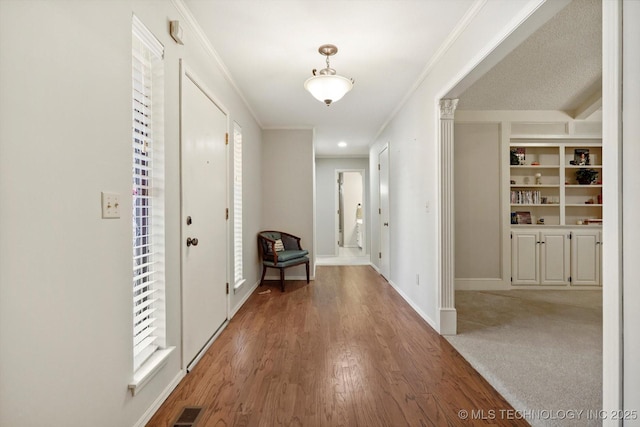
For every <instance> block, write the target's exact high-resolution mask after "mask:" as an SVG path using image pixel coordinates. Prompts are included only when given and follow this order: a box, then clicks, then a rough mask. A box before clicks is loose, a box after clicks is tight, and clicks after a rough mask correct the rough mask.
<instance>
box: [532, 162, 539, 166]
mask: <svg viewBox="0 0 640 427" xmlns="http://www.w3.org/2000/svg"><path fill="white" fill-rule="evenodd" d="M531 166H540V162H531Z"/></svg>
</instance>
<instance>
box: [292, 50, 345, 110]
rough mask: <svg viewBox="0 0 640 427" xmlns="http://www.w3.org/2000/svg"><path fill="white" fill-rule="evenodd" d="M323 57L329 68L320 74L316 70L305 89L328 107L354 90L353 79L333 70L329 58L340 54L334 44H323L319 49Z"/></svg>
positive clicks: (305, 83) (305, 84) (306, 83)
mask: <svg viewBox="0 0 640 427" xmlns="http://www.w3.org/2000/svg"><path fill="white" fill-rule="evenodd" d="M318 52H320V54H321V55H324V56H326V57H327V68H323V69H322V70H320V71H319V72H318V71H317V70H316V69H314V70H313V77H310V78H308V79H307V81H306V82H304V88H305V89H306V90H308V91H309V92H310V93H311V95H313V97H314V98H315V99H317V100H318V101H320V102H324V103H325V104H326V105H327V107H328V106H329V105H331V104H332V103H333V102H336V101H338V100H340V99H341V98H342V97H343V96H344V95H345V94H346V93H347V92H349V91H350V90H351V89H352V88H353V83H354V82H353V79H351V78H346V77H342V76H339V75H337V74H336V70H334V69H333V68H331V66H330V64H329V57H330V56H333V55H335V54H336V53H337V52H338V48H337V47H335V46H334V45H332V44H323V45H322V46H320V48H318Z"/></svg>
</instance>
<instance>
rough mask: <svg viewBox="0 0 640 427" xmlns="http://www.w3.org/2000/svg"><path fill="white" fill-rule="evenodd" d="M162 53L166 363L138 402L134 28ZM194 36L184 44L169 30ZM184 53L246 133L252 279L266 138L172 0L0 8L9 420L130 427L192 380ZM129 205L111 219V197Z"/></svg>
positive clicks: (0, 289) (0, 322)
mask: <svg viewBox="0 0 640 427" xmlns="http://www.w3.org/2000/svg"><path fill="white" fill-rule="evenodd" d="M132 13H135V14H136V15H137V16H138V17H139V18H140V19H141V20H142V21H143V22H144V23H145V24H146V25H147V26H148V27H149V28H150V30H151V31H152V32H153V33H154V34H155V35H156V36H157V37H158V39H159V40H160V41H161V42H162V43H163V44H164V45H165V52H166V53H165V80H166V84H165V120H166V123H165V154H166V197H165V202H166V224H167V229H166V236H167V237H166V238H167V241H166V243H167V253H166V262H167V265H166V274H167V293H166V305H167V313H166V315H167V322H168V330H167V341H168V344H169V345H173V346H176V347H177V349H176V351H174V352H173V353H172V355H171V357H170V359H169V360H168V363H167V365H166V366H165V367H164V368H163V369H162V370H161V371H160V372H159V373H158V374H157V375H156V376H155V377H153V378H152V379H151V381H150V382H149V384H147V385H146V386H145V387H144V388H143V389H142V390H140V391H139V393H138V394H137V395H136V396H135V397H132V396H131V394H130V392H129V391H128V389H127V385H128V384H129V382H130V381H131V379H132V338H131V334H132V315H131V306H132V302H131V297H132V294H131V292H132V291H131V271H132V270H131V265H132V264H131V225H130V221H128V220H127V215H126V212H130V211H131V199H130V198H129V197H127V195H128V194H131V193H130V192H131V152H130V146H131V117H132V114H131V19H132V18H131V17H132ZM170 19H180V20H181V22H182V23H183V24H185V25H184V32H185V33H184V34H185V40H186V45H185V46H178V45H176V44H175V43H174V42H173V41H172V40H171V39H170V37H169V35H168V33H167V27H168V25H167V23H168V21H169V20H170ZM179 58H185V60H186V61H187V64H188V65H189V66H190V67H191V69H192V70H194V71H195V73H196V74H197V75H198V76H199V77H200V79H202V80H203V81H204V82H205V83H206V85H207V86H208V87H209V88H210V89H211V91H212V92H213V93H214V94H215V95H216V97H217V98H218V99H219V100H220V101H221V103H222V104H223V105H224V106H225V107H226V109H227V110H228V111H229V113H230V116H231V119H232V120H236V121H237V122H238V123H240V124H241V125H242V127H243V136H244V141H245V142H244V144H245V152H246V153H247V155H246V157H245V167H244V169H245V170H246V171H247V174H246V176H245V182H246V187H245V193H244V196H245V201H246V205H245V206H246V209H245V212H246V218H245V227H246V228H245V229H246V233H245V236H246V238H245V245H246V246H245V248H246V249H245V256H246V258H245V259H246V260H247V261H246V264H247V265H246V270H245V275H246V276H247V278H249V281H250V282H251V283H250V284H249V285H246V286H245V287H244V288H242V289H241V290H240V292H238V293H237V294H236V295H232V296H231V302H230V305H231V309H232V310H234V309H235V308H236V307H237V305H238V303H239V302H240V301H242V299H243V298H244V297H245V295H246V293H247V292H248V291H249V290H250V288H251V286H250V285H251V284H253V283H255V282H256V280H257V278H258V265H257V255H256V245H255V234H254V232H255V231H257V229H258V228H259V226H260V223H259V221H260V218H261V214H260V209H261V206H262V202H261V192H260V185H259V182H260V179H261V165H260V161H261V132H260V129H259V127H258V125H257V123H256V122H255V120H254V119H253V118H252V116H251V114H250V113H249V111H248V110H247V108H246V107H245V106H244V104H243V103H242V101H241V99H240V98H239V96H238V95H237V94H236V92H235V91H234V89H233V88H232V87H231V86H230V85H229V83H228V82H227V81H226V80H225V77H224V75H223V74H222V72H221V71H220V70H219V69H218V67H217V66H216V64H215V63H214V61H213V60H212V59H211V57H210V56H209V54H208V53H207V51H206V50H205V49H204V48H203V47H202V46H200V45H199V44H198V42H197V40H196V37H195V35H194V33H193V31H192V29H191V28H190V27H189V25H187V23H186V21H185V20H184V18H183V17H182V16H181V15H180V14H179V12H178V11H177V10H176V9H175V8H174V7H173V6H172V3H170V2H169V1H168V0H158V1H154V2H148V1H142V0H141V1H137V0H134V1H111V2H106V1H101V2H85V1H56V0H47V1H36V0H34V1H29V2H23V1H2V2H0V93H2V96H1V97H0V122H1V125H0V153H1V154H0V200H1V202H0V234H1V236H2V238H1V239H0V378H1V380H0V425H3V426H4V425H7V426H8V425H23V426H40V425H70V426H71V425H77V426H86V425H91V426H96V427H100V426H104V427H112V426H131V425H134V424H135V423H136V422H138V421H139V420H141V419H142V418H144V417H145V416H146V415H148V414H147V413H146V411H148V410H149V408H151V407H152V406H153V405H154V402H155V403H157V402H156V400H157V399H158V398H159V397H162V396H163V395H164V393H165V392H167V391H168V390H170V388H171V387H172V386H173V385H175V384H176V381H177V380H179V379H180V378H181V371H180V360H179V355H180V265H179V260H180V247H181V242H180V233H179V230H180V223H181V219H180V186H179V178H180V176H179V122H178V117H179V115H178V113H179V108H178V107H179V104H178V101H179V80H178V78H179V66H178V63H179V62H178V60H179ZM105 190H107V191H113V192H117V193H119V194H120V195H121V196H122V197H121V204H122V212H123V213H124V214H123V215H122V217H121V218H120V219H115V220H113V219H112V220H103V219H101V215H100V192H101V191H105Z"/></svg>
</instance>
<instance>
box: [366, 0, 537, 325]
mask: <svg viewBox="0 0 640 427" xmlns="http://www.w3.org/2000/svg"><path fill="white" fill-rule="evenodd" d="M540 3H541V2H540V1H524V0H518V1H505V0H497V1H491V2H487V3H485V4H484V5H483V6H482V8H481V9H480V11H479V12H478V13H477V15H476V16H475V17H474V18H473V20H472V21H471V22H470V23H469V24H468V25H467V26H466V27H465V28H464V30H463V31H462V32H461V33H460V34H459V36H458V37H457V38H456V39H455V41H453V42H452V43H451V45H450V47H449V49H448V50H447V51H446V52H445V53H444V54H443V55H442V56H441V57H440V59H439V60H438V61H437V62H436V63H435V64H434V65H433V66H432V67H431V68H430V69H429V71H428V73H427V74H426V76H425V78H424V80H423V81H422V82H421V84H420V85H419V86H418V87H417V89H416V91H415V92H413V93H412V94H411V96H410V97H409V98H408V99H407V101H406V103H405V104H404V105H403V106H402V108H401V109H400V110H399V112H398V113H397V114H396V115H395V117H394V118H393V119H392V120H391V121H390V122H389V123H388V124H387V126H386V127H385V128H384V130H383V131H382V133H381V134H380V136H379V137H378V138H377V140H376V141H375V143H374V144H373V145H372V147H371V150H370V159H371V162H370V164H371V165H372V166H373V165H375V164H377V157H378V153H379V151H380V149H381V148H382V146H383V145H384V144H385V143H390V149H391V151H390V155H389V158H390V166H389V170H390V179H389V181H390V196H389V197H390V200H391V211H390V225H391V227H390V229H391V230H392V234H391V242H390V244H391V259H390V264H391V269H390V282H391V283H392V285H393V286H395V287H396V289H398V291H399V292H400V293H401V295H403V296H404V297H405V298H406V299H407V301H408V302H409V303H410V304H411V305H412V306H413V307H414V309H416V311H417V312H418V313H419V314H420V315H421V316H422V317H423V318H425V320H427V321H428V322H429V323H430V324H431V325H433V326H434V327H435V328H436V329H437V328H439V325H438V324H437V320H436V319H437V318H438V316H437V314H438V295H439V285H440V271H439V269H440V266H439V259H440V256H439V216H438V215H439V212H438V209H439V206H438V200H439V179H440V170H439V168H440V158H439V156H440V152H439V147H438V132H439V126H440V124H439V120H438V117H439V111H438V101H439V99H440V98H441V97H442V96H443V95H444V94H445V93H447V92H448V91H449V90H450V89H451V88H452V87H453V86H454V85H455V83H456V82H457V81H459V80H460V79H461V78H462V77H463V76H464V75H465V74H467V73H468V72H469V71H471V70H472V69H473V68H474V67H475V65H477V63H478V62H480V61H481V59H482V58H483V57H484V56H486V54H487V53H488V52H489V51H490V50H491V49H493V48H494V47H495V46H496V45H498V44H499V43H500V41H501V40H502V39H504V38H505V37H506V36H507V35H508V34H509V32H511V31H512V30H513V29H514V28H516V27H517V26H518V25H519V24H520V23H521V22H522V21H523V20H524V18H525V17H526V16H527V15H528V14H529V13H530V12H531V11H532V10H533V9H534V8H535V7H537V6H538V5H539V4H540ZM372 170H373V168H372ZM370 188H371V197H372V200H373V203H374V204H376V203H377V200H378V195H377V188H378V176H377V174H376V173H372V174H371V187H370ZM373 209H374V210H375V209H377V206H375V207H373ZM373 213H374V212H373V210H372V214H373ZM379 227H380V226H379V219H378V217H377V215H372V227H371V229H372V230H373V233H374V235H373V236H372V239H373V240H372V244H373V245H374V246H372V252H377V251H378V247H379V243H378V242H379V237H378V236H379ZM372 260H373V261H374V262H376V263H377V261H378V260H377V259H376V258H375V257H373V258H372ZM416 275H419V277H420V284H419V285H417V284H416Z"/></svg>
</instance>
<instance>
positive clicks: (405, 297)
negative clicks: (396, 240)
mask: <svg viewBox="0 0 640 427" xmlns="http://www.w3.org/2000/svg"><path fill="white" fill-rule="evenodd" d="M374 269H376V270H378V269H377V268H375V267H374ZM388 282H389V284H390V285H391V286H392V287H393V289H395V291H396V292H397V293H398V295H400V296H401V297H402V298H403V299H404V300H405V301H406V302H407V304H409V305H410V306H411V308H412V309H413V311H415V312H416V313H418V315H419V316H420V317H422V319H424V321H425V322H427V323H428V324H429V326H431V327H432V328H433V329H435V330H436V331H438V325H437V323H436V322H434V321H433V319H432V318H430V317H429V316H427V313H425V312H424V311H422V310H421V309H420V307H418V306H417V305H416V304H415V303H414V302H413V301H412V300H411V299H410V298H409V297H408V296H407V294H405V293H404V292H403V291H402V289H400V288H399V287H398V285H396V284H395V283H393V282H392V281H391V280H389V281H388Z"/></svg>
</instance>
